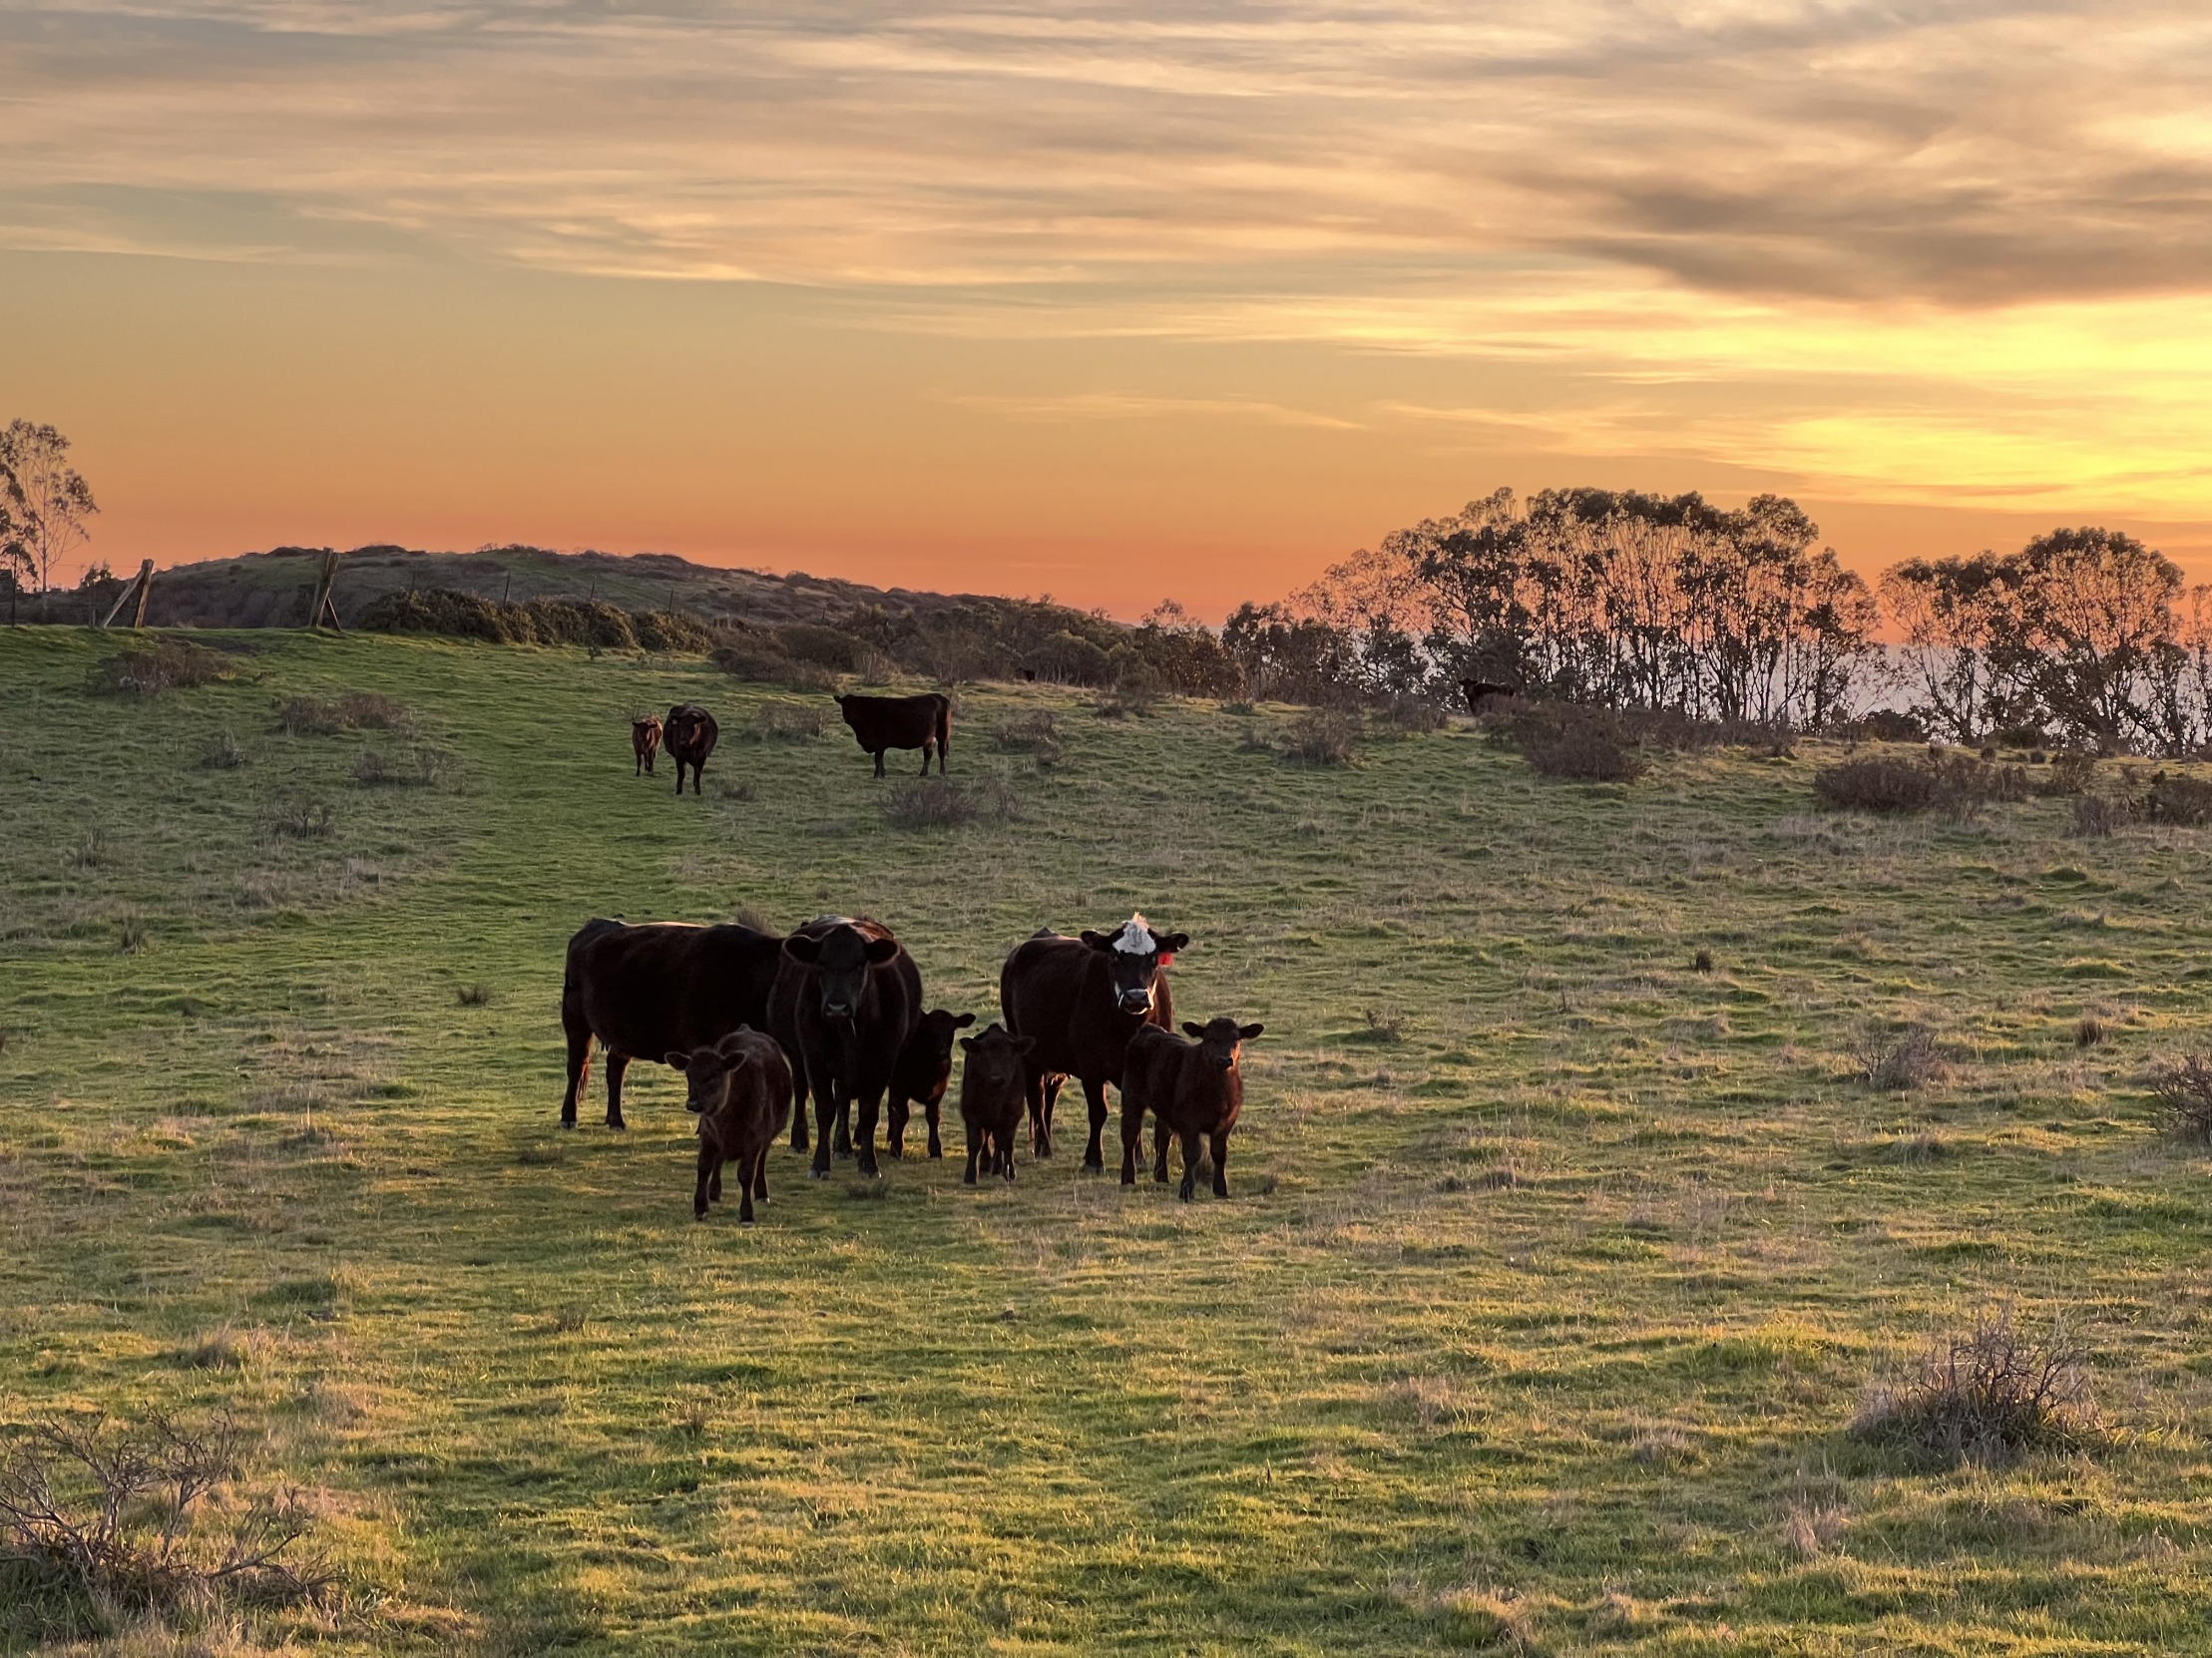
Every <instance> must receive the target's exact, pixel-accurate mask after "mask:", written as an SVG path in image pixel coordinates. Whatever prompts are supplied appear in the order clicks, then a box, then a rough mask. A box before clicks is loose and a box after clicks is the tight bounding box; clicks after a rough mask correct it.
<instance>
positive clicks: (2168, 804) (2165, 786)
mask: <svg viewBox="0 0 2212 1658" xmlns="http://www.w3.org/2000/svg"><path fill="white" fill-rule="evenodd" d="M2142 810H2143V816H2145V817H2147V818H2148V819H2150V821H2151V822H2153V823H2178V824H2183V825H2185V826H2187V827H2190V828H2201V827H2202V826H2203V825H2205V824H2207V823H2212V781H2208V780H2206V779H2204V778H2201V777H2187V776H2183V775H2182V774H2181V773H2179V772H2170V773H2169V772H2165V771H2160V772H2158V773H2156V774H2154V775H2153V776H2152V778H2151V780H2150V787H2149V789H2148V790H2146V791H2145V793H2144V795H2143V808H2142Z"/></svg>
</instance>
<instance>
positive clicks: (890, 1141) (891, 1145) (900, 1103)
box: [883, 1088, 914, 1161]
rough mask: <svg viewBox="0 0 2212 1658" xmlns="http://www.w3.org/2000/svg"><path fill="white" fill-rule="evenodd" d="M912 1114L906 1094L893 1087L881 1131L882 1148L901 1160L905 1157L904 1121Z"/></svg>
mask: <svg viewBox="0 0 2212 1658" xmlns="http://www.w3.org/2000/svg"><path fill="white" fill-rule="evenodd" d="M913 1114H914V1110H913V1107H912V1106H911V1105H910V1104H908V1102H907V1098H906V1095H905V1094H903V1093H901V1092H899V1090H898V1089H896V1088H893V1089H892V1090H891V1110H890V1113H889V1120H888V1123H887V1125H886V1126H885V1128H884V1131H883V1149H884V1150H886V1151H888V1152H889V1153H890V1154H891V1155H892V1156H894V1157H897V1158H899V1159H900V1160H901V1161H904V1160H905V1157H906V1121H907V1118H908V1117H910V1116H912V1115H913Z"/></svg>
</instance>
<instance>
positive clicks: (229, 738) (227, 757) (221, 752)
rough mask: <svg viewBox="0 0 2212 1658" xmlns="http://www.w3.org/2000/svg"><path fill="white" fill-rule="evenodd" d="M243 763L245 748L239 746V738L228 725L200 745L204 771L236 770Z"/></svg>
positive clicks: (201, 764) (201, 762) (201, 766)
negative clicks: (231, 731) (232, 733)
mask: <svg viewBox="0 0 2212 1658" xmlns="http://www.w3.org/2000/svg"><path fill="white" fill-rule="evenodd" d="M243 764H245V750H244V749H243V748H242V747H240V746H239V744H238V739H237V738H236V737H235V736H233V735H231V733H230V728H229V727H228V726H224V727H223V728H222V729H221V730H220V731H218V732H216V733H215V734H214V735H213V736H211V737H209V738H208V739H207V741H205V742H203V743H202V744H201V745H200V768H201V770H203V771H234V770H236V769H237V768H238V767H239V766H242V765H243Z"/></svg>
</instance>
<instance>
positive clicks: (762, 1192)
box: [752, 1136, 772, 1203]
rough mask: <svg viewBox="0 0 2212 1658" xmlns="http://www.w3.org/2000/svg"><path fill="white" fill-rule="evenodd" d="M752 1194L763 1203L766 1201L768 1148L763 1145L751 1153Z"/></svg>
mask: <svg viewBox="0 0 2212 1658" xmlns="http://www.w3.org/2000/svg"><path fill="white" fill-rule="evenodd" d="M771 1139H772V1136H771ZM752 1195H753V1196H755V1197H757V1198H758V1199H760V1201H761V1202H763V1203H765V1202H767V1201H768V1148H767V1146H765V1145H763V1146H762V1147H761V1148H760V1149H759V1150H758V1151H755V1152H754V1153H753V1154H752Z"/></svg>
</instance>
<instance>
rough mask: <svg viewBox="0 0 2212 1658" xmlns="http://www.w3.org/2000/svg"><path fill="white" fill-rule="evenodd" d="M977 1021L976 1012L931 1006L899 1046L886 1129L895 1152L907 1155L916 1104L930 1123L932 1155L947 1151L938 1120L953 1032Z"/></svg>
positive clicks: (948, 1077)
mask: <svg viewBox="0 0 2212 1658" xmlns="http://www.w3.org/2000/svg"><path fill="white" fill-rule="evenodd" d="M917 1005H919V1004H917ZM975 1023H976V1016H975V1015H974V1014H955V1013H952V1012H950V1011H949V1010H947V1009H944V1008H932V1009H931V1010H930V1011H929V1012H928V1013H926V1014H924V1015H923V1016H922V1017H921V1019H920V1021H919V1022H917V1023H916V1025H915V1027H914V1034H913V1035H912V1036H908V1037H907V1038H906V1045H905V1046H904V1047H902V1048H900V1049H899V1058H898V1063H896V1064H894V1065H893V1066H892V1067H891V1120H890V1125H889V1128H888V1129H887V1131H886V1133H885V1138H886V1139H887V1140H888V1141H889V1145H888V1149H889V1151H890V1153H891V1155H892V1156H894V1157H904V1156H905V1155H906V1124H907V1119H908V1118H909V1117H911V1116H912V1115H913V1112H914V1107H915V1106H916V1105H919V1106H921V1108H922V1114H923V1117H924V1118H925V1120H926V1121H927V1122H928V1124H929V1154H930V1155H931V1156H932V1157H942V1156H944V1155H945V1142H944V1141H943V1140H942V1139H941V1138H940V1137H939V1135H938V1123H939V1119H940V1117H941V1116H942V1114H943V1109H944V1102H945V1089H946V1088H947V1086H949V1085H950V1084H951V1082H952V1079H953V1035H954V1033H955V1032H959V1031H965V1030H967V1029H968V1027H969V1026H971V1025H973V1024H975Z"/></svg>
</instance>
